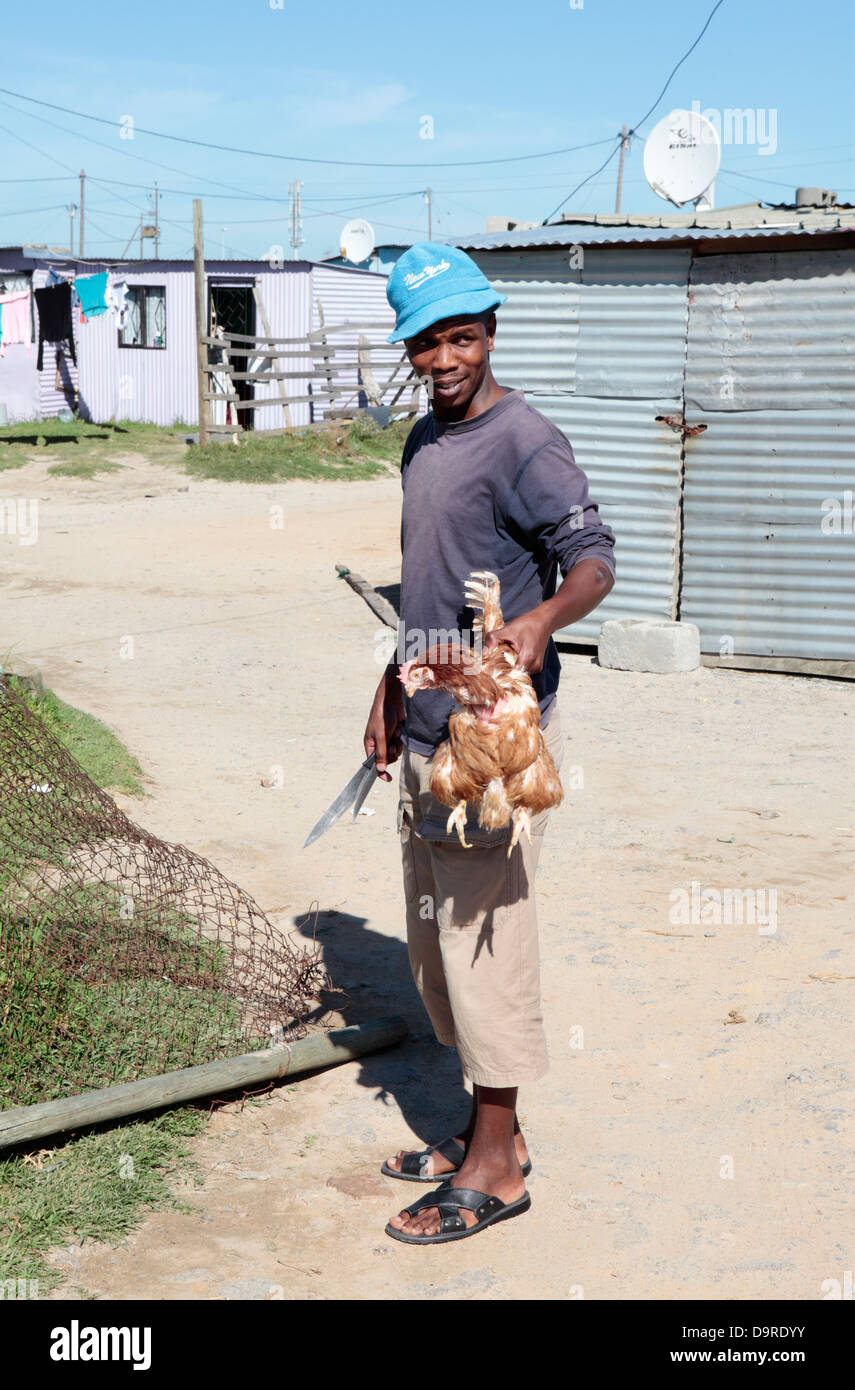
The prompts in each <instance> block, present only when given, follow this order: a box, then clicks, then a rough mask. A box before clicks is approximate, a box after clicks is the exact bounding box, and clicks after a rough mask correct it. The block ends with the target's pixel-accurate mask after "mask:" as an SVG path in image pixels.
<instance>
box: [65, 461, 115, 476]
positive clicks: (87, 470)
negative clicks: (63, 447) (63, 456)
mask: <svg viewBox="0 0 855 1390" xmlns="http://www.w3.org/2000/svg"><path fill="white" fill-rule="evenodd" d="M121 471H122V465H121V464H120V463H112V462H111V461H110V459H97V458H94V459H93V458H81V459H77V458H74V459H68V460H67V461H66V462H63V463H52V464H51V465H50V467H49V468H48V473H52V474H53V476H54V477H56V478H94V477H95V475H96V473H121Z"/></svg>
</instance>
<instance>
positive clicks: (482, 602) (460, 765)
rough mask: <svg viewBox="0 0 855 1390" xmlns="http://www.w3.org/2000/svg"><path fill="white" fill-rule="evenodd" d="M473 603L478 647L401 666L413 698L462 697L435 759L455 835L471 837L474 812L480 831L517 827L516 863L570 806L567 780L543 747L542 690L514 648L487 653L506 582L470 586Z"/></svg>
mask: <svg viewBox="0 0 855 1390" xmlns="http://www.w3.org/2000/svg"><path fill="white" fill-rule="evenodd" d="M464 592H465V596H466V602H467V603H468V604H469V605H470V606H471V607H472V608H474V609H478V610H480V612H479V613H478V614H477V616H476V619H475V622H474V624H473V630H474V633H475V637H476V644H475V647H474V648H472V649H470V648H468V647H463V646H460V645H457V646H454V647H452V646H450V645H449V646H445V647H442V648H439V647H432V648H430V649H429V650H428V651H427V652H425V654H424V655H423V656H422V657H420V658H418V659H417V660H415V661H407V662H405V663H404V664H403V665H402V666H401V671H400V678H401V681H402V682H403V685H404V689H405V690H406V692H407V694H408V695H409V696H413V695H415V694H416V693H417V692H418V691H419V690H425V689H430V690H444V691H447V692H448V693H449V694H450V695H452V696H453V697H454V700H455V701H456V708H455V710H454V712H453V713H452V714H451V715H450V716H449V720H448V739H447V740H446V742H444V743H441V744H440V745H439V747H438V748H437V750H436V752H435V753H434V756H433V771H432V773H431V779H430V789H431V792H432V793H433V795H434V796H435V797H436V799H437V800H438V801H441V802H442V803H443V805H444V806H451V807H452V808H453V809H452V812H451V814H450V816H449V817H448V825H447V829H448V831H449V833H450V831H451V827H452V826H455V827H456V829H457V834H458V836H459V837H460V843H461V844H462V845H463V846H464V847H465V848H466V849H469V848H471V846H470V844H469V842H468V841H467V840H466V837H465V825H466V807H467V803H473V804H475V805H476V806H477V808H478V824H479V825H480V826H482V827H483V828H484V829H487V830H498V829H500V828H501V827H502V826H505V825H507V824H508V823H509V822H510V823H511V824H512V825H513V832H512V835H511V841H510V844H509V846H508V858H510V855H511V851H512V850H513V847H514V845H515V844H516V843H517V840H518V839H519V837H520V834H521V833H522V832H525V835H526V837H527V838H528V840H529V841H531V820H532V816H536V815H537V814H538V813H539V812H540V811H545V810H546V809H547V808H548V807H551V806H557V805H558V804H559V802H560V801H561V800H562V796H563V793H562V789H561V781H560V779H559V776H558V773H557V772H556V770H555V764H554V763H553V761H552V758H551V757H550V755H549V751H548V749H547V748H546V745H545V743H544V741H543V734H542V733H541V729H540V708H539V706H538V703H537V696H536V695H535V693H534V687H533V686H532V683H531V680H530V679H529V676H528V673H527V672H526V670H525V669H524V667H522V666H520V665H519V664H518V656H517V653H516V651H515V650H514V648H513V647H512V646H511V645H510V643H509V642H499V643H497V644H496V646H494V647H493V648H491V650H490V651H487V652H481V651H480V646H481V643H480V641H478V639H479V638H481V639H483V637H485V636H486V635H487V634H488V633H490V632H494V631H495V630H496V629H497V628H500V627H502V625H503V623H504V619H503V617H502V610H501V607H500V603H499V597H500V590H499V581H498V579H497V578H496V576H495V575H494V574H491V573H490V572H489V570H475V571H473V573H472V574H470V576H469V578H468V579H467V581H466V583H465V586H464Z"/></svg>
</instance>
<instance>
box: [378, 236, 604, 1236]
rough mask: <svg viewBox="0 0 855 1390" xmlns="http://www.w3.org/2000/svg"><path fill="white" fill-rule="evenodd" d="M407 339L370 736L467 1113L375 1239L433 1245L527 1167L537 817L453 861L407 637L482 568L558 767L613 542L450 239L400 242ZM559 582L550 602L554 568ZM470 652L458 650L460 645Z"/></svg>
mask: <svg viewBox="0 0 855 1390" xmlns="http://www.w3.org/2000/svg"><path fill="white" fill-rule="evenodd" d="M387 294H388V298H389V302H390V304H391V305H392V307H393V308H394V309H395V311H396V315H397V322H396V326H395V331H394V333H393V334H392V335H391V336H390V338H389V341H390V342H399V341H401V340H403V342H404V344H405V348H406V351H407V356H408V357H409V360H410V362H411V363H412V365H413V367H414V368H415V371H416V373H417V374H418V375H419V376H420V377H421V378H422V379H423V380H424V382H425V385H426V387H427V389H428V395H429V397H430V399H431V401H432V406H433V409H432V410H431V411H430V412H429V413H428V414H427V415H426V416H425V417H424V418H423V419H421V420H419V421H418V422H417V423H416V425H415V426H414V427H413V429H412V430H411V432H410V435H409V437H408V439H407V442H406V444H405V446H404V453H403V459H402V464H401V477H402V484H403V491H404V496H403V509H402V517H401V552H402V565H401V621H402V627H403V636H404V641H405V645H406V646H407V648H408V649H407V650H406V651H401V649H400V644H399V650H398V652H397V653H396V659H395V660H394V661H392V662H390V664H389V666H388V667H387V669H386V671H385V672H384V675H383V679H382V680H381V682H380V685H379V686H378V689H377V693H376V695H375V698H374V702H373V705H372V708H371V713H370V715H369V719H368V724H367V726H366V729H365V737H364V743H365V750H366V753H372V752H373V753H374V754H375V756H376V766H377V771H378V774H379V775H380V776H381V777H382V778H383V779H384V780H386V781H391V776H390V774H389V772H388V770H387V769H388V765H389V764H390V763H392V762H394V761H395V760H396V759H397V758H398V757H399V756H400V754H401V752H402V745H403V760H402V765H401V774H400V799H399V806H398V828H399V831H400V835H401V850H402V858H403V866H404V892H405V898H406V910H407V943H408V949H409V956H410V964H411V966H412V970H413V976H414V978H415V981H416V985H417V987H418V989H419V993H420V994H421V997H422V1000H423V1002H424V1005H425V1007H426V1009H427V1012H428V1014H429V1015H430V1019H431V1022H432V1024H433V1028H434V1031H435V1033H436V1036H437V1038H438V1039H439V1041H440V1042H442V1043H445V1044H448V1045H449V1046H456V1047H457V1049H458V1052H459V1054H460V1059H461V1064H462V1067H463V1072H464V1075H465V1076H466V1077H467V1078H468V1079H469V1080H470V1081H471V1082H472V1085H473V1097H472V1112H471V1115H470V1117H469V1121H468V1123H467V1124H466V1125H465V1126H464V1127H463V1128H462V1129H461V1131H460V1133H459V1134H458V1135H457V1136H456V1137H455V1138H452V1139H448V1140H445V1141H443V1142H442V1143H440V1144H438V1145H434V1146H432V1147H430V1148H428V1149H425V1150H424V1151H422V1152H407V1153H405V1152H404V1151H401V1152H399V1153H397V1154H396V1155H394V1156H393V1157H390V1158H389V1159H388V1160H387V1162H386V1163H384V1165H383V1172H384V1173H386V1174H387V1175H388V1176H390V1177H397V1178H399V1179H408V1180H410V1181H417V1182H418V1181H421V1182H430V1181H431V1180H433V1179H436V1180H438V1181H439V1182H441V1183H442V1184H443V1186H442V1187H438V1188H437V1189H436V1190H435V1191H432V1192H429V1193H428V1194H427V1195H426V1196H425V1197H424V1198H422V1200H421V1201H420V1202H417V1203H414V1204H412V1205H411V1206H410V1207H409V1208H406V1209H405V1210H403V1211H401V1212H400V1213H399V1214H398V1215H397V1216H394V1217H392V1219H391V1220H390V1222H389V1224H388V1225H387V1227H386V1231H387V1233H388V1234H389V1235H391V1236H393V1237H394V1238H395V1239H397V1240H403V1241H407V1242H409V1243H412V1244H434V1243H439V1242H441V1241H445V1240H459V1239H462V1238H464V1237H466V1236H469V1235H473V1234H475V1233H476V1232H477V1231H480V1230H481V1229H482V1227H484V1226H487V1225H490V1224H492V1223H493V1222H494V1221H498V1220H504V1219H506V1218H507V1217H509V1216H515V1215H518V1214H520V1213H521V1212H523V1211H525V1210H527V1208H528V1206H529V1205H530V1199H529V1196H528V1193H527V1191H526V1186H525V1174H526V1173H528V1172H529V1171H530V1166H531V1165H530V1161H529V1159H528V1155H527V1151H526V1145H525V1140H524V1138H523V1135H522V1133H521V1132H520V1128H519V1124H518V1122H517V1117H516V1101H517V1090H518V1087H519V1086H520V1085H521V1084H523V1083H524V1082H527V1081H535V1080H537V1079H538V1078H539V1077H541V1076H543V1075H544V1073H545V1072H546V1070H547V1068H548V1059H547V1053H546V1044H545V1039H544V1033H543V1022H542V1018H541V1013H540V981H539V959H538V941H537V921H536V916H535V902H534V874H535V869H536V867H537V861H538V857H539V854H540V848H541V845H542V843H543V833H544V829H545V825H546V820H547V819H548V815H549V812H548V811H547V812H544V813H542V814H541V815H539V816H536V817H535V818H534V820H533V822H532V837H531V843H530V844H529V843H528V842H527V841H526V840H525V839H524V838H522V839H521V840H520V842H519V843H518V844H517V845H516V846H515V847H514V849H513V851H512V853H511V855H510V857H508V855H507V843H508V834H509V831H499V832H489V833H488V832H485V831H483V830H481V829H480V828H479V827H478V825H477V823H474V822H475V817H474V816H470V815H467V821H466V839H467V840H469V841H472V842H473V847H472V848H471V849H465V848H463V847H462V846H461V845H460V843H459V841H458V838H457V835H456V833H455V831H454V830H453V829H452V830H451V831H450V832H449V831H448V830H447V828H446V822H447V819H448V808H447V807H445V806H443V805H441V804H440V803H439V802H438V801H437V800H436V799H435V798H434V797H433V796H432V795H431V793H430V789H429V782H430V774H431V762H430V759H431V755H432V754H433V752H434V750H435V749H436V748H437V746H438V745H439V744H440V743H441V742H442V741H443V739H445V738H446V737H447V736H448V716H449V714H450V713H451V711H452V708H453V702H452V700H451V697H450V696H448V695H446V694H444V693H443V692H440V691H424V692H419V693H418V694H417V695H415V696H413V698H412V700H409V699H407V697H406V696H405V695H404V693H403V690H402V686H401V683H400V680H399V678H398V671H399V667H400V664H401V663H402V662H403V660H404V659H405V657H411V656H415V655H416V654H417V652H416V651H415V650H410V649H409V647H410V644H412V645H413V646H415V647H418V646H419V645H420V646H421V647H422V648H424V647H426V646H427V645H428V642H429V641H431V640H436V639H435V638H434V639H432V638H431V637H430V634H431V632H432V631H433V632H434V633H436V632H441V633H442V634H443V637H442V638H441V639H440V640H448V639H447V638H446V636H445V634H447V633H449V632H454V633H461V634H462V633H464V632H465V630H466V628H467V627H469V628H471V622H472V617H473V614H472V611H471V610H467V609H466V608H465V604H464V600H463V581H464V580H465V579H466V578H467V576H468V574H469V572H470V571H471V570H485V569H486V570H491V571H493V573H495V574H496V575H497V576H498V578H499V580H500V583H501V602H502V610H503V613H504V618H505V626H504V627H503V628H501V629H499V630H498V631H497V632H496V633H493V634H490V635H489V636H488V638H487V639H486V644H487V645H488V646H489V645H492V644H493V643H494V642H496V641H499V640H503V641H506V642H510V643H511V644H512V645H513V646H514V647H515V648H516V650H517V651H518V653H519V657H520V662H521V664H522V665H523V666H524V667H525V668H526V670H527V671H528V672H529V674H530V675H531V677H532V682H533V684H534V688H535V691H536V693H537V696H538V701H539V704H540V710H541V726H542V728H543V735H544V739H545V741H546V744H547V747H548V748H549V750H550V752H551V754H552V757H553V761H554V762H555V764H556V766H557V767H559V770H560V762H561V753H562V746H563V738H562V734H561V724H560V718H559V713H558V706H557V701H556V690H557V688H558V679H559V674H560V662H559V659H558V653H557V651H556V648H555V644H554V642H553V640H552V634H553V633H554V632H555V631H557V630H558V629H559V628H565V627H567V626H568V625H569V624H570V623H573V622H576V621H577V620H578V619H580V618H583V617H584V616H585V615H586V614H587V613H590V612H591V611H592V609H594V608H596V606H597V604H599V603H600V602H601V601H602V600H603V598H605V596H606V594H607V593H608V592H609V590H610V589H611V587H612V584H613V583H614V560H613V547H614V536H613V534H612V532H611V530H610V529H609V527H608V526H605V525H604V524H603V523H602V522H601V521H600V519H599V515H598V512H597V507H596V504H595V503H594V502H592V501H591V499H590V497H589V495H588V485H587V479H586V477H585V475H584V473H583V472H582V471H581V469H579V468H577V466H576V464H575V462H574V459H573V452H572V449H571V448H570V445H569V444H568V442H567V440H566V438H565V436H564V435H563V434H562V433H561V431H560V430H558V429H557V428H556V427H555V426H554V425H553V424H551V423H550V421H548V420H547V419H546V418H545V417H544V416H543V415H541V414H540V413H539V412H538V411H536V410H534V409H533V408H532V406H530V405H529V404H528V402H527V401H526V400H525V397H524V396H523V394H522V392H521V391H515V390H510V389H509V388H507V387H504V386H500V385H499V384H498V383H497V381H496V379H495V377H494V376H493V373H492V371H491V369H490V352H491V350H492V348H493V341H494V338H495V334H496V316H495V312H494V311H495V309H496V308H498V306H499V305H500V304H502V303H503V302H504V299H505V297H506V296H503V295H498V294H496V293H495V291H494V290H493V289H492V288H491V287H490V284H489V282H488V280H487V279H486V278H485V277H484V275H483V274H482V273H481V271H480V270H479V269H478V267H477V266H476V265H475V263H474V261H472V260H471V258H470V257H469V256H467V255H466V254H465V253H464V252H462V251H458V250H455V249H453V248H451V247H448V246H438V245H431V244H429V243H428V244H423V245H419V246H413V247H411V248H410V250H409V251H407V252H406V253H405V254H404V255H403V256H402V257H401V258H400V260H399V261H398V262H397V264H396V266H395V268H394V270H393V272H392V274H391V275H390V277H389V283H388V288H387ZM559 568H560V570H561V574H562V576H563V582H562V583H561V586H560V588H559V589H558V590H557V592H555V583H556V578H557V571H558V569H559ZM463 640H465V638H464V639H463Z"/></svg>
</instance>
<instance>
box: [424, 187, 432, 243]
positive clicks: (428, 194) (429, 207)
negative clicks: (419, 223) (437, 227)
mask: <svg viewBox="0 0 855 1390" xmlns="http://www.w3.org/2000/svg"><path fill="white" fill-rule="evenodd" d="M425 202H426V203H427V212H428V241H433V204H432V203H431V190H430V189H429V188H426V189H425Z"/></svg>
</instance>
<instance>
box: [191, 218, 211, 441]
mask: <svg viewBox="0 0 855 1390" xmlns="http://www.w3.org/2000/svg"><path fill="white" fill-rule="evenodd" d="M193 282H194V288H195V291H196V378H197V388H198V395H199V443H200V444H207V442H208V403H207V401H206V400H205V387H206V384H207V383H206V380H205V367H206V365H207V360H208V352H207V348H206V347H205V343H204V341H203V340H204V338H206V337H207V333H208V324H207V318H208V315H207V313H206V312H205V233H204V228H203V225H202V200H201V199H200V198H194V199H193Z"/></svg>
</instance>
